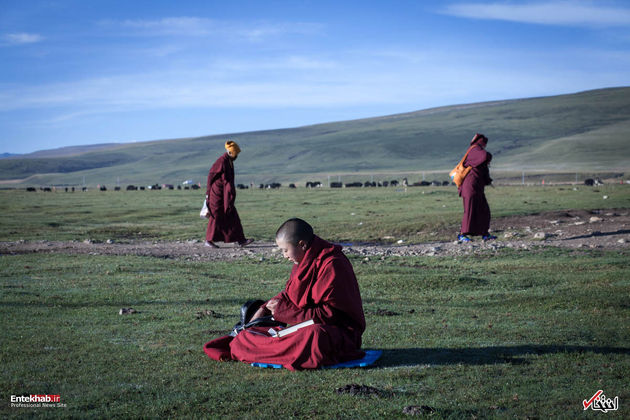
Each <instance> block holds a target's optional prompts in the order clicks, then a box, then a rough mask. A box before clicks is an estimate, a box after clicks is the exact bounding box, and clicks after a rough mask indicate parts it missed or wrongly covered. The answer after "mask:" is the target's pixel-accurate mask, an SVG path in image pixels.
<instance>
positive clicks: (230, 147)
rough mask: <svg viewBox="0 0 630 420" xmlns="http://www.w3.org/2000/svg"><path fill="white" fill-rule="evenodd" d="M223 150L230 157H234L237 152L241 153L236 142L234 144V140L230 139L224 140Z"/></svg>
mask: <svg viewBox="0 0 630 420" xmlns="http://www.w3.org/2000/svg"><path fill="white" fill-rule="evenodd" d="M225 150H227V151H228V153H229V154H230V156H232V157H236V156H238V154H239V153H241V148H240V147H238V144H236V142H233V141H232V140H228V141H226V142H225Z"/></svg>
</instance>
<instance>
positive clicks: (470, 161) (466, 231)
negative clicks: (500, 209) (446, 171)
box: [457, 133, 497, 242]
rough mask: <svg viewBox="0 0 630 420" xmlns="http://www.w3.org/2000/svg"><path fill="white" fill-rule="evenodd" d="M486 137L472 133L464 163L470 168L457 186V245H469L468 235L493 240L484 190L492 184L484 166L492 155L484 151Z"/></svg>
mask: <svg viewBox="0 0 630 420" xmlns="http://www.w3.org/2000/svg"><path fill="white" fill-rule="evenodd" d="M487 144H488V138H487V137H486V136H484V135H483V134H479V133H477V134H475V136H474V137H473V139H472V140H471V142H470V150H469V152H468V156H467V157H466V160H465V161H464V166H465V167H469V166H470V167H472V169H471V170H470V172H469V173H468V175H466V178H464V182H462V184H461V185H460V186H459V196H460V197H462V199H463V201H464V216H463V217H462V227H461V230H460V234H459V236H458V237H457V239H458V240H459V241H460V242H470V237H469V236H472V235H481V237H482V239H483V240H484V241H486V240H489V239H496V238H497V237H496V236H493V235H490V233H489V232H488V229H490V206H488V200H486V195H485V193H484V189H485V187H486V185H490V184H492V179H491V178H490V170H489V169H488V165H489V164H490V161H491V160H492V155H491V154H490V153H489V152H487V151H486V145H487Z"/></svg>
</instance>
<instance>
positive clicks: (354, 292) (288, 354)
mask: <svg viewBox="0 0 630 420" xmlns="http://www.w3.org/2000/svg"><path fill="white" fill-rule="evenodd" d="M276 243H277V245H278V247H279V248H280V250H281V251H282V254H283V256H284V257H285V258H287V259H288V260H290V261H292V262H293V264H294V265H293V269H292V271H291V276H290V277H289V280H288V281H287V283H286V285H285V288H284V290H283V291H282V292H280V294H278V295H277V296H276V297H274V298H273V299H271V300H269V301H268V302H266V303H265V304H263V305H262V306H261V307H260V309H258V311H257V312H256V313H255V314H254V315H253V316H252V319H256V318H258V317H261V316H265V315H269V314H272V315H273V318H274V319H275V320H277V321H281V322H284V323H287V324H291V325H295V324H298V323H301V322H304V321H308V320H311V319H312V320H313V321H314V322H315V324H313V325H309V326H307V327H304V328H301V329H298V330H297V331H295V332H293V333H290V334H287V335H285V336H283V337H272V336H270V334H269V333H268V330H269V327H252V328H249V329H245V330H243V331H241V332H240V333H239V334H238V335H237V336H236V337H234V338H232V337H231V336H225V337H221V338H217V339H215V340H213V341H210V342H209V343H207V344H206V345H205V346H204V350H205V352H206V354H207V355H208V356H210V357H211V358H213V359H215V360H229V359H234V360H241V361H243V362H247V363H252V362H260V363H270V364H279V365H282V366H284V367H285V368H287V369H290V370H296V369H315V368H319V367H321V366H326V365H334V364H337V363H341V362H346V361H349V360H355V359H360V358H362V357H363V356H364V352H363V351H361V335H362V334H363V331H364V330H365V318H364V316H363V305H362V303H361V294H360V292H359V285H358V283H357V279H356V277H355V275H354V270H353V269H352V264H350V261H348V259H347V258H346V256H345V255H344V254H343V252H341V247H340V246H338V245H333V244H330V243H328V242H326V241H324V240H323V239H321V238H319V237H318V236H316V235H314V234H313V228H312V227H311V226H310V225H309V224H308V223H306V222H305V221H304V220H301V219H289V220H287V221H286V222H284V223H283V224H282V226H280V228H279V229H278V231H277V232H276Z"/></svg>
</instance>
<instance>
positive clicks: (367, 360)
mask: <svg viewBox="0 0 630 420" xmlns="http://www.w3.org/2000/svg"><path fill="white" fill-rule="evenodd" d="M382 354H383V351H382V350H365V356H363V358H361V359H357V360H350V361H347V362H343V363H337V364H336V365H330V366H322V369H341V368H353V367H366V366H370V365H371V364H373V363H374V362H376V361H377V360H378V359H379V358H380V357H381V355H382ZM251 365H252V366H254V367H261V368H273V369H281V368H282V365H278V364H275V363H262V362H254V363H252V364H251Z"/></svg>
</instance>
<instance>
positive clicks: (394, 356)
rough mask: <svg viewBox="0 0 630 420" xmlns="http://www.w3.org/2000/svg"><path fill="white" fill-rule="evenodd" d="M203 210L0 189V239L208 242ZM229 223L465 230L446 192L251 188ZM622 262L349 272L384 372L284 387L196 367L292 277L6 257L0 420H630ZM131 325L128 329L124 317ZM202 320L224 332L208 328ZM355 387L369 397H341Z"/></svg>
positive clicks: (197, 198)
mask: <svg viewBox="0 0 630 420" xmlns="http://www.w3.org/2000/svg"><path fill="white" fill-rule="evenodd" d="M603 195H607V196H608V197H609V198H608V199H607V200H603ZM202 197H203V196H202V193H200V192H193V191H144V192H141V191H138V192H124V191H121V192H113V191H108V192H97V191H90V192H87V193H79V192H76V193H74V194H72V193H65V192H55V193H42V192H37V193H27V192H24V191H0V238H2V240H3V241H6V240H19V239H24V240H27V241H29V240H83V239H86V238H90V239H93V240H106V239H114V240H115V241H120V242H123V241H135V240H174V239H182V240H184V239H193V238H199V239H201V238H202V237H203V232H204V229H205V224H204V221H203V220H201V219H199V217H198V210H199V209H198V207H200V204H201V200H202ZM488 199H489V201H490V205H491V207H492V211H493V214H494V215H495V217H500V216H509V215H525V214H532V213H537V212H541V211H548V210H566V209H597V208H619V209H628V208H630V186H628V185H605V186H601V187H597V188H596V189H593V188H586V187H578V191H574V190H573V187H571V186H564V187H558V186H554V187H540V186H539V187H500V188H496V189H489V190H488ZM237 208H238V210H239V212H240V214H241V216H242V219H243V225H244V226H245V230H246V233H248V236H249V235H253V236H255V237H257V238H259V239H266V240H271V238H272V237H273V234H274V232H275V229H276V228H277V226H278V225H279V224H280V223H281V222H282V221H284V220H285V219H286V218H288V217H291V216H300V217H303V218H305V219H306V220H308V221H310V222H312V224H313V225H314V227H315V229H316V231H317V233H319V234H320V235H321V236H322V237H324V238H326V239H333V240H350V241H361V240H374V239H382V238H383V237H384V236H386V235H389V234H395V235H396V238H399V237H402V238H405V239H408V240H410V241H420V240H423V238H429V239H433V240H437V239H452V235H451V234H450V233H449V232H451V229H452V230H453V231H456V229H457V225H458V223H459V218H460V216H461V202H460V199H459V197H457V194H456V192H455V190H454V188H409V189H408V190H407V192H406V193H405V192H403V191H402V190H400V191H399V190H397V189H395V188H392V189H373V190H372V189H361V190H352V189H344V190H329V189H321V190H312V191H306V190H303V189H301V190H296V191H291V190H280V191H258V190H254V191H251V190H249V191H240V192H239V194H238V196H237ZM624 211H625V210H624ZM352 213H354V214H352ZM361 221H363V222H364V223H363V225H359V224H358V223H359V222H361ZM418 232H420V234H418ZM433 232H438V234H437V235H432V233H433ZM442 235H443V236H442ZM629 256H630V255H629V252H628V250H625V249H624V250H621V251H599V250H590V249H589V250H580V251H570V250H561V249H555V248H537V250H536V251H515V250H504V251H501V252H498V253H497V252H490V251H488V253H487V254H477V255H471V256H459V257H383V258H382V259H379V258H372V259H370V260H369V261H365V260H363V259H362V258H358V257H353V256H351V257H350V258H351V261H352V263H353V266H354V268H355V271H356V274H357V278H358V280H359V285H360V288H361V293H362V297H363V304H364V310H365V313H366V320H367V330H366V332H365V334H364V336H363V339H364V340H363V343H364V345H363V347H364V348H366V349H380V350H383V356H382V358H381V360H380V361H379V362H378V363H377V365H376V366H375V367H374V368H371V369H352V370H334V371H326V370H324V371H307V372H289V371H286V370H272V369H258V368H252V367H249V366H247V365H245V364H243V363H237V362H229V363H219V362H214V361H212V360H210V359H209V358H207V357H206V356H205V354H204V353H203V351H202V346H203V344H204V343H205V342H206V341H208V340H210V339H212V338H215V337H218V336H220V335H223V334H225V333H226V332H227V331H229V330H230V329H231V327H232V326H233V324H234V323H235V322H236V320H237V314H238V310H239V307H240V305H241V304H242V303H243V302H244V301H246V300H248V299H250V298H254V297H260V298H268V297H271V296H273V295H275V294H276V293H277V292H278V291H279V290H280V289H281V288H282V287H283V286H284V283H285V281H286V279H287V277H288V275H289V272H290V268H291V267H290V265H289V263H287V262H286V261H284V260H280V259H274V258H267V259H264V260H262V261H261V260H260V259H258V258H254V257H244V258H242V259H237V260H232V261H229V262H199V261H196V262H195V261H184V260H177V259H163V258H154V257H141V256H95V255H66V254H48V253H41V254H24V255H7V254H5V255H0V360H1V361H2V364H1V366H2V367H1V370H0V400H2V401H3V404H1V405H0V417H2V418H23V417H43V418H59V417H62V418H64V417H65V418H92V417H95V418H139V417H142V418H145V417H147V418H154V417H173V418H313V419H320V418H330V419H333V418H334V419H336V418H348V419H355V418H406V416H405V415H403V414H402V410H403V408H404V407H406V406H409V405H418V406H422V405H426V406H429V407H432V408H433V409H434V410H435V413H434V414H433V416H432V417H433V418H472V417H476V418H514V417H516V418H577V417H581V416H586V417H592V416H593V415H600V416H601V415H604V414H601V413H599V414H595V413H593V412H591V411H588V412H586V413H585V412H584V411H583V410H582V406H581V404H582V400H584V399H588V398H590V397H591V396H592V395H593V394H594V393H595V392H596V391H597V390H599V389H602V390H604V392H605V393H606V395H607V396H609V397H614V396H619V401H620V410H619V411H618V412H616V413H607V414H605V416H606V417H607V418H608V417H610V418H627V410H628V408H627V407H626V405H627V401H629V400H630V391H629V390H628V389H627V372H628V371H630V329H628V319H630V306H629V305H628V295H629V293H630V281H629V280H628V279H630V262H629V261H630V259H629ZM123 307H133V308H134V309H136V310H137V311H138V313H136V314H133V315H126V316H121V315H118V311H119V310H120V308H123ZM205 310H212V311H215V313H216V314H217V316H216V317H214V316H201V317H200V316H199V313H201V312H202V311H205ZM387 311H389V313H390V315H391V316H383V313H386V312H387ZM352 383H357V384H362V385H368V386H372V387H375V388H377V389H379V390H380V391H381V395H380V396H378V397H376V396H374V397H364V396H351V395H338V394H336V392H335V390H336V389H337V388H340V387H343V386H345V385H347V384H352ZM24 394H58V395H60V396H61V402H62V403H63V404H66V405H67V407H65V408H41V409H22V408H20V409H18V408H11V407H10V403H9V401H10V396H11V395H24Z"/></svg>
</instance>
